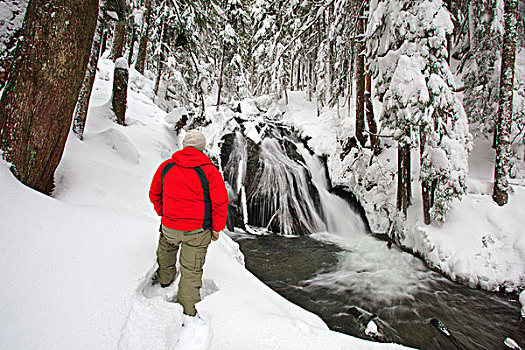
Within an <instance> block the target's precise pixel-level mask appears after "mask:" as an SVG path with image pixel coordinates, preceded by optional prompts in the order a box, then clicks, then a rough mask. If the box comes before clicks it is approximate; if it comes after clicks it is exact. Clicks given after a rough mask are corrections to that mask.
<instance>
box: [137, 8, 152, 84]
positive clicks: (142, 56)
mask: <svg viewBox="0 0 525 350" xmlns="http://www.w3.org/2000/svg"><path fill="white" fill-rule="evenodd" d="M145 7H146V11H145V14H144V21H145V27H144V29H143V30H142V36H141V37H140V43H139V51H138V53H137V61H136V62H135V69H136V70H137V72H139V73H140V74H144V63H145V62H146V51H147V50H146V49H147V48H148V36H149V31H150V27H151V25H150V24H151V0H146V5H145Z"/></svg>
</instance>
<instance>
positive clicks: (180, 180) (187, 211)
mask: <svg viewBox="0 0 525 350" xmlns="http://www.w3.org/2000/svg"><path fill="white" fill-rule="evenodd" d="M182 145H183V149H182V150H179V151H177V152H175V153H174V154H173V156H172V157H171V159H168V160H166V161H165V162H163V163H162V164H161V165H160V166H159V168H158V169H157V171H156V173H155V176H154V177H153V181H152V183H151V187H150V191H149V197H150V200H151V202H152V203H153V206H154V207H155V211H156V212H157V214H158V215H159V216H162V220H161V222H162V225H161V230H160V238H159V246H158V248H157V262H158V264H159V268H158V270H157V274H156V278H157V281H158V283H160V285H161V287H163V288H164V287H167V286H169V285H170V284H171V283H172V282H173V279H174V278H175V274H176V268H175V263H176V259H177V251H178V249H179V246H181V248H180V266H181V278H180V282H179V291H178V296H177V301H178V302H179V303H180V304H181V305H182V306H183V308H184V314H185V315H189V316H195V315H196V310H195V304H196V303H197V302H199V301H200V300H201V299H200V288H201V287H202V267H203V265H204V261H205V258H206V251H207V250H208V245H209V244H210V241H212V240H213V241H216V240H217V239H218V238H219V231H221V230H223V229H224V227H225V226H226V218H227V216H228V193H227V191H226V187H225V185H224V180H223V179H222V175H221V173H220V172H219V171H218V170H217V168H215V166H214V165H213V164H212V162H211V160H210V159H209V158H208V157H207V156H206V155H205V154H204V153H202V151H203V150H204V149H205V148H206V138H205V136H204V135H203V134H202V133H201V132H199V131H197V130H190V131H188V132H187V133H186V136H185V137H184V140H183V141H182Z"/></svg>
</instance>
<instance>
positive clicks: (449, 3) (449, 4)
mask: <svg viewBox="0 0 525 350" xmlns="http://www.w3.org/2000/svg"><path fill="white" fill-rule="evenodd" d="M445 7H446V8H447V10H448V11H449V12H450V14H451V15H452V0H445ZM451 52H452V34H447V54H448V56H447V63H448V65H449V66H450V59H451V57H452V54H451Z"/></svg>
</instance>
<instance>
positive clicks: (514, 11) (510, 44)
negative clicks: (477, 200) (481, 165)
mask: <svg viewBox="0 0 525 350" xmlns="http://www.w3.org/2000/svg"><path fill="white" fill-rule="evenodd" d="M517 17H518V1H517V0H505V34H504V37H503V49H502V54H501V75H500V93H499V96H500V102H499V110H498V122H497V144H496V164H495V169H494V192H493V194H492V198H493V199H494V201H495V202H496V203H498V205H500V206H502V205H505V204H506V203H507V201H508V197H509V194H508V191H509V168H510V164H509V163H510V142H511V141H510V133H511V124H512V94H513V91H514V63H515V59H516V42H517Z"/></svg>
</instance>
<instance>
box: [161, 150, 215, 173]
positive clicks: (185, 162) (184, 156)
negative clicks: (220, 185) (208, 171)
mask: <svg viewBox="0 0 525 350" xmlns="http://www.w3.org/2000/svg"><path fill="white" fill-rule="evenodd" d="M171 159H172V160H173V162H174V163H175V164H177V165H179V166H182V167H185V168H194V167H197V166H201V165H204V164H212V163H211V160H210V158H208V156H206V155H205V154H204V153H202V152H201V151H199V150H198V149H196V148H195V147H192V146H187V147H185V148H183V149H181V150H180V151H177V152H175V153H173V156H172V157H171Z"/></svg>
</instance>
